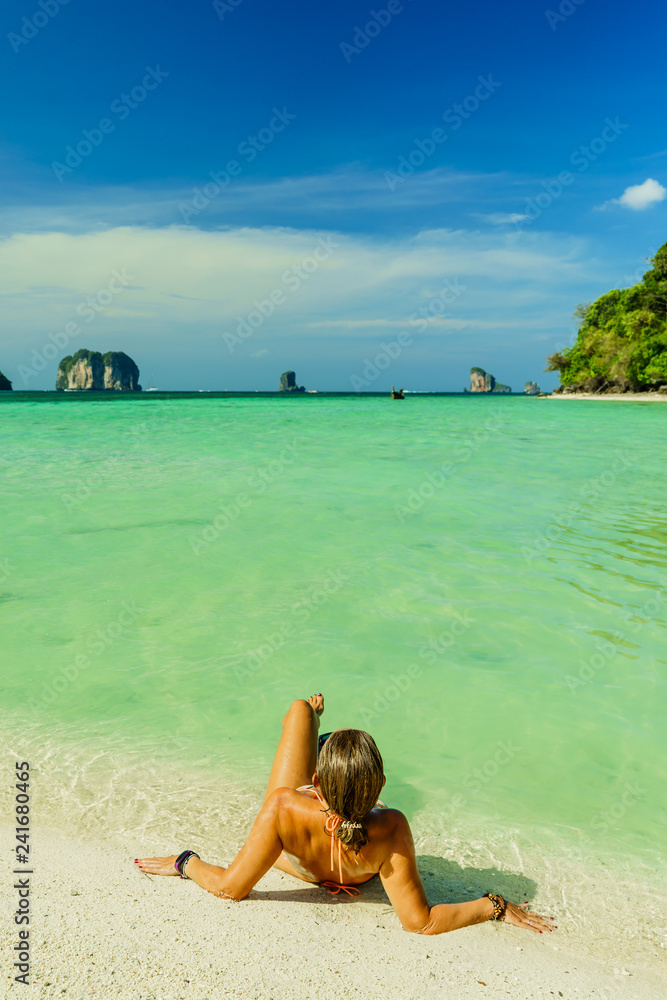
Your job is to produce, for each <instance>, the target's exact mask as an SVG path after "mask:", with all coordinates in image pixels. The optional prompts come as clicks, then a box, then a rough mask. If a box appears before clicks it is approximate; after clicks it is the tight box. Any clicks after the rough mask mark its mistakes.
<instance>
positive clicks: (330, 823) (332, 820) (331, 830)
mask: <svg viewBox="0 0 667 1000" xmlns="http://www.w3.org/2000/svg"><path fill="white" fill-rule="evenodd" d="M313 791H314V792H315V794H316V795H317V798H318V799H319V801H320V802H321V804H322V805H324V804H325V803H324V799H323V798H322V796H321V795H320V793H319V792H318V791H317V789H316V788H313ZM340 824H341V818H340V816H337V815H336V814H335V813H331V814H330V815H329V816H327V821H326V823H325V824H324V829H325V830H326V832H327V833H328V834H329V835H330V837H331V871H332V872H334V873H335V871H336V869H335V868H334V840H335V837H336V830H337V829H338V827H339V826H340ZM338 877H339V879H340V881H341V883H342V881H343V845H342V843H341V841H340V840H339V841H338Z"/></svg>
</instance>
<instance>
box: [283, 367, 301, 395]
mask: <svg viewBox="0 0 667 1000" xmlns="http://www.w3.org/2000/svg"><path fill="white" fill-rule="evenodd" d="M305 391H306V390H305V388H304V386H302V385H299V386H297V384H296V375H295V374H294V372H283V373H282V375H281V376H280V392H305Z"/></svg>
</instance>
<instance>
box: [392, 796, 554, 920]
mask: <svg viewBox="0 0 667 1000" xmlns="http://www.w3.org/2000/svg"><path fill="white" fill-rule="evenodd" d="M392 812H393V813H394V814H395V826H394V829H393V832H392V836H391V842H390V850H389V853H388V854H387V857H386V858H385V860H384V862H383V863H382V865H381V867H380V878H381V880H382V885H383V886H384V889H385V892H386V893H387V895H388V896H389V901H390V902H391V904H392V906H393V907H394V909H395V910H396V913H397V915H398V919H399V920H400V921H401V925H402V926H403V929H404V930H406V931H411V932H412V933H414V934H445V933H447V932H448V931H455V930H458V929H459V928H460V927H470V926H471V925H472V924H481V923H484V922H485V921H486V920H491V918H492V917H493V903H492V902H491V900H490V899H488V897H486V896H482V898H481V899H473V900H470V901H469V902H466V903H438V904H436V905H435V906H429V903H428V900H427V898H426V892H425V891H424V886H423V884H422V880H421V876H420V874H419V871H418V869H417V859H416V858H415V847H414V842H413V840H412V833H411V832H410V826H409V824H408V821H407V819H406V818H405V816H404V815H403V813H401V812H398V810H392ZM504 919H505V921H506V922H507V923H512V924H516V925H517V926H519V927H525V928H526V929H527V930H533V931H536V932H538V933H540V934H541V933H542V931H544V930H552V929H553V928H552V926H551V925H550V923H549V921H548V920H545V919H544V918H543V917H539V916H538V915H537V914H536V913H529V912H528V911H527V910H524V909H523V908H522V907H520V906H515V905H514V903H509V902H508V903H507V910H506V912H505V918H504Z"/></svg>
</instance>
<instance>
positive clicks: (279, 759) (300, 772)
mask: <svg viewBox="0 0 667 1000" xmlns="http://www.w3.org/2000/svg"><path fill="white" fill-rule="evenodd" d="M323 711H324V698H323V697H322V695H321V694H314V695H312V696H311V697H310V698H309V699H308V701H304V699H302V698H300V699H299V700H298V701H294V702H292V704H291V706H290V708H289V710H288V712H287V714H286V715H285V718H284V719H283V734H282V736H281V737H280V742H279V744H278V749H277V750H276V756H275V757H274V760H273V767H272V768H271V774H270V776H269V784H268V787H267V789H266V796H265V801H266V799H267V798H268V797H269V795H270V794H271V792H273V791H274V790H275V789H276V788H298V787H299V785H309V784H310V783H311V781H312V780H313V774H314V773H315V767H316V765H317V733H318V730H319V728H320V715H321V714H322V712H323Z"/></svg>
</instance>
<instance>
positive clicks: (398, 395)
mask: <svg viewBox="0 0 667 1000" xmlns="http://www.w3.org/2000/svg"><path fill="white" fill-rule="evenodd" d="M391 398H392V399H405V396H404V395H403V390H402V389H395V388H394V386H393V385H392V387H391Z"/></svg>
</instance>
